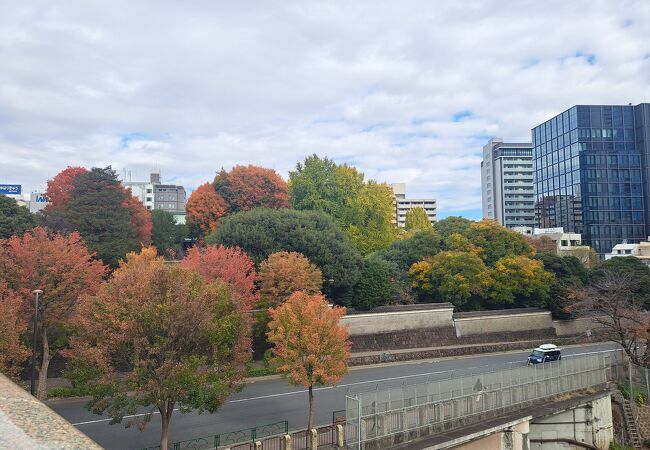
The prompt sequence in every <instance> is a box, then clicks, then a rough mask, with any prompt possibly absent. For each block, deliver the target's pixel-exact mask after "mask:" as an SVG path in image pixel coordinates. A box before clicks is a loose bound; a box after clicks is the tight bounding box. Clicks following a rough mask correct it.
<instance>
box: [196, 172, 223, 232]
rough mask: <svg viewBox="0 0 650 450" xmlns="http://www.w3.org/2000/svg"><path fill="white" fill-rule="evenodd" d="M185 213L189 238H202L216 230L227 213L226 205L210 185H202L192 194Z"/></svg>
mask: <svg viewBox="0 0 650 450" xmlns="http://www.w3.org/2000/svg"><path fill="white" fill-rule="evenodd" d="M185 211H186V212H187V215H186V217H185V220H186V222H187V227H188V231H189V233H190V236H192V237H203V236H207V235H208V234H209V233H211V232H213V231H214V230H216V229H217V227H218V226H219V223H221V219H222V218H223V216H225V215H226V213H227V212H228V204H227V203H226V201H225V200H224V199H223V197H221V196H220V195H219V194H217V193H216V192H215V190H214V188H213V187H212V185H211V184H210V183H204V184H202V185H201V186H199V187H198V188H196V190H195V191H194V192H192V195H190V198H189V199H188V200H187V204H186V205H185Z"/></svg>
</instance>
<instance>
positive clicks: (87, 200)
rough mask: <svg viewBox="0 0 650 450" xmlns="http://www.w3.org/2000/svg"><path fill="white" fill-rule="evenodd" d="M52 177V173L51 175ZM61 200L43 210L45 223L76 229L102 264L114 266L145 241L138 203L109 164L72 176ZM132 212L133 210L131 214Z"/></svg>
mask: <svg viewBox="0 0 650 450" xmlns="http://www.w3.org/2000/svg"><path fill="white" fill-rule="evenodd" d="M55 179H56V177H55ZM71 183H72V184H71V190H68V189H67V188H66V189H64V190H63V191H64V192H66V195H67V194H68V193H69V195H67V196H64V197H65V198H66V200H65V202H64V203H61V202H59V201H57V203H53V204H52V207H50V205H48V207H46V208H45V210H44V215H45V223H46V224H47V225H48V226H49V227H50V228H53V229H55V230H57V231H62V232H64V233H70V232H73V231H78V232H79V234H81V236H82V237H83V239H84V241H85V242H86V244H87V245H88V248H89V249H90V250H91V251H92V252H94V253H96V254H97V256H98V257H99V258H101V259H102V260H103V261H104V262H105V263H106V264H108V265H110V266H111V267H117V263H118V261H119V259H120V258H123V257H124V255H126V254H127V253H128V252H129V251H132V250H136V249H138V248H140V247H141V246H142V245H143V244H146V243H147V242H148V238H147V236H146V235H147V229H148V225H147V219H146V218H145V217H144V214H147V215H148V213H147V212H146V210H144V206H142V207H141V206H140V205H141V203H140V202H138V203H136V202H135V201H133V200H131V199H132V197H131V194H130V191H127V190H126V189H124V188H123V187H122V185H121V184H120V182H119V180H118V179H117V174H116V173H115V171H114V170H112V169H111V168H110V167H106V168H104V169H101V168H93V169H92V170H90V171H84V172H80V173H78V174H76V175H75V176H74V178H72V182H71ZM132 214H137V217H136V216H133V215H132Z"/></svg>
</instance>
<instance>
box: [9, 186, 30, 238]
mask: <svg viewBox="0 0 650 450" xmlns="http://www.w3.org/2000/svg"><path fill="white" fill-rule="evenodd" d="M35 226H36V218H35V217H34V215H33V214H32V213H30V212H29V210H28V209H27V208H25V207H24V206H20V205H18V203H16V201H15V200H14V199H13V198H9V197H7V196H5V195H0V239H8V238H10V237H11V236H22V235H23V234H25V231H27V230H31V229H32V228H34V227H35Z"/></svg>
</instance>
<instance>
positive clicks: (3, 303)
mask: <svg viewBox="0 0 650 450" xmlns="http://www.w3.org/2000/svg"><path fill="white" fill-rule="evenodd" d="M21 305H22V299H21V298H20V297H19V296H18V295H16V293H15V292H14V291H13V290H11V289H9V288H8V287H7V283H6V282H4V281H2V280H0V372H2V373H4V374H5V375H7V376H9V377H12V378H13V377H17V376H18V374H19V373H20V370H21V368H22V364H23V363H24V362H25V360H26V359H27V357H28V356H29V351H28V350H27V349H26V348H25V346H24V345H23V344H22V343H21V342H20V335H21V334H22V333H23V332H25V330H26V329H27V324H26V322H25V321H24V320H23V318H22V317H21V316H20V308H21Z"/></svg>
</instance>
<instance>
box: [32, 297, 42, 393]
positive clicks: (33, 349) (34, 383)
mask: <svg viewBox="0 0 650 450" xmlns="http://www.w3.org/2000/svg"><path fill="white" fill-rule="evenodd" d="M42 293H43V291H42V290H40V289H35V290H33V291H32V294H34V334H33V337H32V379H31V385H30V389H29V391H30V392H31V394H32V395H34V392H35V391H36V338H37V333H36V331H37V327H38V296H39V295H41V294H42Z"/></svg>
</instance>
